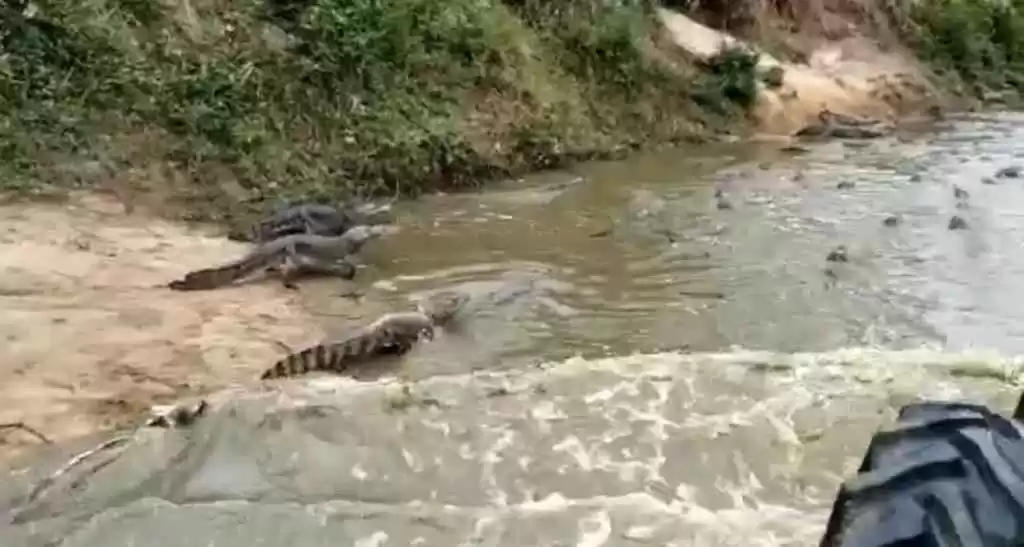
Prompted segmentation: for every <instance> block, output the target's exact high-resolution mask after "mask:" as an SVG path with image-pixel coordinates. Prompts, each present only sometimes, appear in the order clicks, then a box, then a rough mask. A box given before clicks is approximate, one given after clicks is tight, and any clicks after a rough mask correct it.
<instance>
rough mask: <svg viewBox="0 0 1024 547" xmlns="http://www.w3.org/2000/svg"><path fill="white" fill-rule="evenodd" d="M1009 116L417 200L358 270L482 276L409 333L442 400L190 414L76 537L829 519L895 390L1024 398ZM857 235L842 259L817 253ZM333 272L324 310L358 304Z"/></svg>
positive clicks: (714, 531) (681, 540)
mask: <svg viewBox="0 0 1024 547" xmlns="http://www.w3.org/2000/svg"><path fill="white" fill-rule="evenodd" d="M1017 137H1022V138H1024V116H1019V115H1012V114H1000V115H987V116H973V117H968V118H962V119H956V120H951V121H949V122H945V123H943V124H942V125H939V126H934V127H927V128H921V129H919V130H915V131H913V132H910V131H907V132H905V133H901V134H900V135H898V136H894V137H892V138H886V139H880V140H877V141H871V142H864V143H861V142H857V143H849V142H848V143H842V142H831V143H823V144H818V145H811V146H809V150H808V151H806V152H805V153H792V152H789V153H783V152H780V151H778V150H776V149H771V148H767V147H766V148H757V147H751V146H749V145H746V146H742V147H741V146H721V147H717V148H702V149H698V150H693V151H678V150H677V151H671V152H665V153H661V154H654V155H649V156H645V157H640V158H636V159H633V160H630V161H627V162H613V163H595V164H589V165H585V166H581V167H578V168H575V169H574V170H573V171H572V172H566V173H551V174H548V175H545V176H543V177H537V178H534V179H531V180H530V181H527V182H526V183H525V184H524V183H516V184H510V185H509V186H508V187H507V188H498V189H494V190H490V191H487V192H484V193H480V194H471V195H458V196H436V197H431V198H427V199H424V200H421V201H418V202H415V203H411V204H407V205H405V206H403V209H402V211H401V213H402V217H403V220H402V228H403V232H402V234H401V235H400V236H398V237H394V238H392V239H391V240H388V241H385V242H382V243H381V245H379V246H377V247H374V248H373V249H370V250H369V251H368V255H369V257H368V258H367V262H369V263H370V264H373V266H371V267H370V268H369V270H370V272H371V273H367V275H366V277H368V278H371V279H376V280H378V281H377V282H376V283H375V287H374V288H373V289H368V290H369V291H371V292H373V291H376V292H377V293H385V294H387V293H388V291H391V294H394V295H395V302H401V301H402V298H400V295H402V294H404V293H406V292H410V291H411V292H423V291H432V290H437V289H447V288H461V289H463V290H467V291H469V292H471V293H472V294H473V295H474V300H473V302H474V305H473V306H472V307H471V308H470V309H469V310H467V313H466V314H465V316H464V318H463V319H464V320H463V321H462V322H461V324H460V325H459V328H457V329H455V330H454V331H453V332H452V333H450V334H449V335H447V336H444V337H442V338H440V339H438V340H437V341H435V342H434V343H433V344H428V345H426V346H423V347H422V348H419V349H417V350H416V352H414V354H413V355H412V356H410V358H409V359H408V360H407V363H406V365H407V368H408V369H410V370H409V371H408V372H407V375H408V376H411V377H413V378H414V379H418V382H416V384H415V392H416V393H417V397H418V399H416V400H418V401H420V402H423V401H429V402H430V404H424V405H419V406H417V405H412V406H413V407H414V408H411V409H407V410H406V411H404V412H403V413H399V414H395V413H394V412H390V411H383V410H381V406H380V402H379V401H380V398H381V397H382V396H387V397H390V395H388V394H389V393H391V391H389V390H391V389H392V388H393V386H390V385H387V384H359V385H355V384H346V386H347V387H345V391H344V393H345V395H344V397H343V399H344V402H340V403H339V402H338V399H339V397H338V392H337V390H338V389H339V388H338V386H337V385H336V383H335V384H330V385H328V383H329V382H330V381H328V380H323V381H320V380H314V381H311V382H310V383H309V384H308V385H307V386H306V387H304V388H302V389H304V390H307V391H306V392H303V393H304V395H303V397H305V398H307V399H304V400H307V403H306V406H304V407H303V408H306V409H312V410H315V409H321V410H317V411H316V412H313V411H312V410H310V412H306V413H300V412H298V411H296V410H294V409H293V410H283V411H282V410H278V411H274V412H271V411H268V410H266V406H265V404H266V403H265V402H263V403H260V402H259V401H257V400H253V401H250V402H249V403H240V404H239V405H238V406H237V407H236V408H235V409H234V410H233V411H232V412H230V413H226V414H224V415H222V416H221V417H220V418H219V419H211V420H210V422H209V424H212V425H204V426H203V427H205V429H203V428H200V430H199V432H198V433H195V436H193V437H192V438H191V441H189V442H191V443H192V445H193V448H192V449H190V450H192V452H198V453H201V454H202V456H201V457H199V460H196V459H195V458H192V459H191V460H190V459H189V457H188V456H187V454H188V453H191V452H189V450H185V449H182V450H181V452H180V454H186V456H183V457H180V458H175V459H174V462H173V465H175V466H177V467H175V469H177V471H176V473H177V474H176V475H173V476H175V477H177V478H176V479H175V481H177V482H175V485H169V484H170V483H169V482H168V481H164V482H161V483H160V484H156V483H154V482H153V479H152V478H151V477H150V478H147V477H148V475H147V476H143V477H142V478H137V479H133V478H131V477H132V476H133V475H132V473H135V474H137V475H138V474H142V472H141V471H138V470H137V469H136V470H134V471H129V470H126V469H121V470H120V471H118V470H117V469H116V467H117V466H111V467H110V468H108V469H104V470H103V471H102V473H110V474H111V475H110V476H111V477H117V481H118V484H122V485H125V486H123V488H124V489H125V491H126V492H127V491H130V493H129V494H125V493H124V492H121V491H118V492H120V493H116V492H115V493H114V494H111V493H109V492H107V493H103V492H101V490H102V488H99V487H96V488H93V489H92V490H88V491H87V492H86V493H85V494H82V496H83V497H81V498H77V499H76V500H75V501H74V507H75V508H85V507H89V504H90V503H93V504H95V506H94V507H93V512H95V511H96V510H99V509H100V508H102V507H109V500H111V499H117V500H119V501H118V502H117V505H118V506H121V507H122V508H123V511H122V512H118V513H116V514H112V515H106V516H104V517H103V518H102V519H98V520H93V521H92V522H91V523H90V524H89V525H88V526H86V527H84V528H82V529H79V530H78V531H77V532H75V534H74V535H73V536H72V537H71V539H69V540H68V541H67V542H66V543H64V544H65V545H82V546H84V545H105V546H113V545H128V544H132V545H158V544H159V545H162V546H166V545H193V544H197V543H196V542H197V541H198V540H199V538H201V539H202V541H201V543H202V544H210V545H214V544H215V545H218V546H221V545H254V544H257V543H256V542H258V541H263V542H264V543H262V544H266V545H278V544H280V543H281V542H282V541H284V539H283V538H286V537H287V538H288V539H287V541H288V542H290V543H291V544H294V545H302V546H305V545H335V544H338V542H339V541H340V540H339V538H350V539H349V540H348V541H342V543H343V544H353V545H360V546H370V545H446V546H455V545H494V546H499V545H501V546H506V545H507V546H527V545H529V546H536V545H551V546H555V545H566V546H580V547H596V546H600V545H606V546H619V545H622V546H634V545H744V546H748V545H812V544H815V543H816V542H817V540H818V538H819V536H820V534H821V532H822V530H823V527H824V522H825V518H826V516H827V513H828V510H829V507H830V505H831V501H832V496H833V495H834V492H835V488H836V487H837V485H838V483H839V481H840V480H841V478H842V477H843V476H848V475H849V474H850V473H851V472H852V471H853V470H854V469H855V468H856V467H857V465H858V464H859V462H860V458H861V456H862V455H863V451H864V449H865V448H866V446H867V442H868V439H869V437H870V435H871V434H872V432H873V431H874V430H875V429H877V428H879V427H882V426H884V425H885V424H886V423H888V422H889V421H890V420H891V419H892V417H893V415H894V413H895V411H896V410H897V409H898V408H899V407H900V406H902V405H903V404H906V403H908V402H911V401H913V400H915V399H919V398H939V399H967V400H971V401H977V402H984V403H989V404H992V405H993V406H995V407H997V408H1000V409H1006V410H1009V409H1010V408H1011V407H1012V405H1013V404H1014V402H1015V401H1016V398H1017V392H1016V389H1015V387H1014V384H1015V383H1016V382H1017V378H1018V373H1019V370H1020V364H1021V361H1020V360H1018V359H1016V358H1015V357H1014V356H1015V355H1017V354H1019V353H1024V352H1022V350H1024V306H1022V307H1018V302H1020V300H1019V299H1018V297H1021V296H1024V289H1020V290H1018V287H1019V286H1021V285H1018V283H1021V282H1022V281H1024V253H1022V252H1021V243H1020V242H1021V237H1022V235H1024V178H1021V179H1016V178H1001V179H998V180H993V181H992V182H994V184H988V183H985V182H983V180H984V179H985V177H987V176H991V175H992V174H994V173H995V172H996V171H997V170H998V169H1000V168H1002V167H1006V166H1009V165H1013V164H1014V163H1015V162H1017V161H1024V160H1022V158H1024V145H1021V144H1019V143H1018V141H1017ZM1022 142H1024V140H1022ZM954 184H956V185H958V186H960V187H962V188H963V189H965V190H967V191H968V192H969V193H970V197H969V198H968V199H967V200H966V201H963V200H959V201H958V200H957V199H955V198H954V195H953V185H954ZM716 187H718V188H722V189H723V190H724V192H725V195H726V196H727V199H728V200H729V202H730V203H731V205H732V206H731V208H724V209H721V208H719V207H717V206H716V200H715V198H714V189H715V188H716ZM890 215H895V216H897V217H898V219H899V222H898V223H896V225H888V224H887V223H885V222H883V220H884V219H885V218H886V217H888V216H890ZM952 215H959V216H961V217H962V218H963V219H964V220H966V222H967V224H968V229H965V230H950V229H949V228H948V222H949V219H950V217H951V216H952ZM838 245H845V246H846V247H847V248H848V251H849V261H848V262H845V263H831V262H828V261H826V256H827V255H828V254H829V252H830V251H831V250H833V249H834V248H835V247H836V246H838ZM319 287H326V285H320V286H319ZM317 291H318V292H312V293H310V296H309V298H310V300H311V305H312V306H313V307H315V308H317V309H318V310H319V311H320V312H322V313H323V314H324V316H325V321H329V317H330V316H332V315H337V314H341V313H344V308H345V306H346V301H345V300H344V299H340V298H337V297H336V296H335V295H333V294H331V293H330V292H329V291H328V290H327V289H317ZM473 372H475V374H471V373H473ZM318 386H319V387H318ZM296 389H298V388H296ZM317 397H320V399H317ZM324 397H327V399H324ZM310 401H311V402H310ZM325 401H330V402H325ZM261 404H262V405H264V406H260V405H261ZM326 407H331V408H333V409H334V410H333V411H331V412H327V411H324V410H322V409H323V408H326ZM254 409H258V410H254ZM267 412H271V414H272V415H273V416H274V419H273V420H270V419H269V418H268V417H267V415H266V413H267ZM335 413H338V414H335ZM297 414H302V415H301V416H299V417H297V418H295V419H296V420H298V421H300V422H301V427H298V426H285V425H282V423H285V421H284V418H283V416H293V417H294V415H297ZM332 420H334V421H332ZM239 422H241V423H242V424H245V427H239ZM269 422H273V424H269V425H268V423H269ZM205 423H206V422H204V424H205ZM224 424H229V425H224ZM217 431H219V432H220V433H219V434H217V435H214V434H213V433H214V432H217ZM225 431H232V432H234V433H230V434H229V433H225ZM240 432H242V433H240ZM197 439H200V440H197ZM153 442H157V441H153ZM159 442H161V443H164V444H167V443H173V442H181V440H180V439H175V438H171V439H170V440H168V439H167V438H164V439H163V440H161V441H159ZM301 447H304V448H301ZM140 450H142V449H140ZM145 450H149V449H148V448H147V449H145ZM125 465H128V464H125ZM133 469H135V468H133ZM117 473H120V474H119V475H118V474H117ZM183 473H184V474H183ZM186 478H187V480H186ZM133 480H135V482H133ZM146 481H148V482H146ZM171 482H174V481H171ZM136 483H137V486H133V485H136ZM115 490H116V489H115ZM90 496H92V497H90ZM147 497H148V498H160V500H163V501H154V500H152V499H149V500H146V499H143V498H147ZM131 500H136V501H134V502H133V504H132V505H129V504H128V502H129V501H131ZM256 501H258V502H260V503H258V504H256V503H252V502H256ZM167 502H170V503H167ZM63 506H64V508H65V509H67V503H64V505H63ZM60 507H61V503H58V502H52V503H51V504H50V505H46V506H43V507H41V508H36V509H35V511H36V514H35V516H34V517H32V518H34V519H45V518H46V517H48V516H52V515H53V514H56V512H58V509H59V508H60ZM81 510H83V511H85V510H86V509H81ZM26 518H28V517H26ZM30 520H31V519H30ZM241 521H245V522H248V523H249V524H247V525H246V526H245V527H243V528H244V531H241V532H240V531H239V530H241V528H239V522H241ZM181 526H189V527H190V529H191V530H192V532H191V534H192V535H189V534H173V533H171V532H170V531H171V530H173V529H175V528H177V527H181ZM156 529H166V530H167V534H166V535H161V533H158V532H154V531H153V530H156ZM33 530H34V531H33V532H32V533H39V532H38V529H33ZM53 530H54V531H53V533H54V534H57V535H60V534H65V535H66V534H68V533H70V532H69V530H68V529H66V528H59V527H58V528H53ZM25 534H26V535H25V536H24V537H26V538H27V537H29V536H30V535H31V534H29V533H27V532H25ZM19 537H21V536H19ZM153 537H160V538H162V539H161V540H160V542H159V543H154V542H153V541H154V540H153V539H149V540H147V539H146V538H153ZM279 540H280V541H279ZM26 541H27V540H26ZM26 544H29V543H26Z"/></svg>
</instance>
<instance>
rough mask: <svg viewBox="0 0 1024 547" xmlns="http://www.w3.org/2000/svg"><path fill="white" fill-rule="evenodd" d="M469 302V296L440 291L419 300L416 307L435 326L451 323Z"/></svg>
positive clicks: (455, 292)
mask: <svg viewBox="0 0 1024 547" xmlns="http://www.w3.org/2000/svg"><path fill="white" fill-rule="evenodd" d="M468 301H469V295H467V294H465V293H462V292H458V291H441V292H437V293H434V294H432V295H430V296H428V297H427V298H425V299H423V300H420V301H419V302H418V303H417V305H416V307H417V308H418V309H419V311H420V313H422V314H424V315H426V316H427V317H429V318H430V321H431V322H432V323H434V324H435V325H438V326H441V325H444V324H446V323H449V322H451V320H452V319H453V318H454V317H455V316H456V315H457V314H458V313H459V311H460V310H462V308H463V307H464V306H465V305H466V302H468Z"/></svg>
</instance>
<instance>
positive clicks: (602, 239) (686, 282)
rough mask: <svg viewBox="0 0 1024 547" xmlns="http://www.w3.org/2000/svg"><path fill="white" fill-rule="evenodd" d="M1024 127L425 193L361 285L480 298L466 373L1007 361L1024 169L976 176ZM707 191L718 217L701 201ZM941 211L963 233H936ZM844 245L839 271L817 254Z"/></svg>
mask: <svg viewBox="0 0 1024 547" xmlns="http://www.w3.org/2000/svg"><path fill="white" fill-rule="evenodd" d="M1022 132H1024V119H1021V118H1018V117H1012V116H1003V117H1000V118H997V119H966V120H960V121H955V122H949V123H946V124H944V125H942V126H935V127H930V128H927V129H922V130H919V131H917V132H913V133H911V132H908V133H906V134H903V135H900V137H899V138H893V139H886V140H879V141H873V142H870V143H866V146H864V144H862V143H860V142H854V143H847V144H843V143H829V144H824V145H820V146H812V147H811V151H810V152H809V153H806V154H802V155H799V156H796V157H787V156H785V155H782V154H780V153H778V152H777V151H774V150H771V149H767V148H766V149H762V150H758V149H751V148H749V147H748V148H746V149H740V148H721V149H704V150H699V151H695V152H678V151H674V152H668V153H665V154H662V155H654V156H648V157H644V158H639V159H637V160H635V161H631V162H624V163H610V164H593V165H588V166H585V167H582V168H579V169H577V170H575V171H574V172H572V173H564V174H551V175H547V176H546V177H545V178H544V179H540V180H535V181H530V182H532V183H533V184H535V185H536V186H535V187H534V188H529V189H522V185H521V184H520V185H517V186H516V188H518V189H511V190H507V191H502V190H496V191H491V192H487V193H484V194H479V195H466V196H454V197H453V196H446V197H435V198H430V199H427V200H425V201H423V202H420V203H416V204H412V205H409V206H407V207H406V209H405V210H403V211H402V214H403V217H404V221H405V222H404V232H405V233H403V234H402V236H401V237H397V238H393V239H392V240H391V241H387V242H384V243H382V245H381V246H380V247H378V248H377V249H374V250H373V251H372V256H373V258H371V259H370V261H371V262H372V263H373V264H374V266H373V268H372V269H371V270H370V271H368V273H367V277H370V278H373V279H383V281H381V282H379V283H378V284H377V286H378V287H379V288H388V287H394V288H397V289H400V290H402V291H405V290H412V291H419V290H432V289H436V288H444V287H451V286H461V287H464V288H466V289H468V290H471V291H473V292H477V293H480V294H481V295H482V296H483V298H484V299H488V300H489V302H488V303H487V304H485V305H483V306H481V307H482V309H480V310H478V313H477V314H476V315H474V319H473V321H472V323H473V324H472V325H471V326H468V327H467V328H468V329H469V330H470V331H471V334H472V335H473V338H474V341H475V344H472V345H475V346H478V349H480V351H481V352H482V354H481V355H479V356H478V358H479V359H482V360H483V361H482V362H480V363H474V366H477V367H483V366H490V365H497V364H498V363H499V362H500V363H504V364H506V365H509V366H512V365H511V363H513V361H510V358H515V357H523V356H529V357H531V358H533V359H540V360H548V359H561V358H565V357H568V356H570V355H573V354H580V355H583V356H587V357H596V356H605V355H619V354H623V353H629V352H634V351H640V352H649V351H656V350H662V349H681V348H686V349H689V350H691V351H701V352H721V351H729V349H730V348H733V347H737V346H739V347H744V348H748V349H770V350H777V351H786V352H792V351H825V350H829V349H833V348H837V347H860V346H882V347H886V348H893V349H910V348H918V347H921V346H937V347H945V348H947V349H951V350H960V349H966V348H970V347H973V346H981V347H986V348H991V349H997V350H1001V351H1006V352H1010V353H1016V352H1019V351H1020V350H1022V349H1024V336H1022V334H1024V307H1021V306H1018V305H1017V301H1018V300H1019V296H1024V295H1021V289H1020V288H1019V280H1020V279H1021V278H1022V276H1024V254H1022V253H1020V252H1019V249H1020V241H1021V233H1022V231H1024V213H1021V211H1024V180H1016V179H1006V180H1001V181H998V182H999V184H996V185H987V184H983V183H982V179H983V178H984V177H985V176H987V175H991V174H992V173H994V172H995V171H996V170H997V169H998V168H1000V167H1003V166H1006V165H1012V164H1013V163H1014V162H1015V161H1018V160H1020V159H1021V156H1024V148H1022V147H1020V145H1017V144H1016V139H1017V138H1018V136H1019V135H1020V134H1021V133H1022ZM1022 164H1024V163H1022ZM954 183H955V184H958V185H960V186H961V187H963V188H964V189H965V190H967V191H968V192H970V193H971V197H970V199H969V200H968V206H967V207H966V208H958V206H957V201H956V200H955V199H954V197H953V190H952V185H953V184H954ZM716 186H718V187H722V188H724V189H725V190H726V193H727V196H728V199H729V201H730V202H731V204H732V206H733V207H732V208H731V209H728V210H719V209H718V208H717V207H715V201H714V199H713V189H714V188H715V187H716ZM954 214H958V215H960V216H962V217H963V218H964V219H965V220H966V221H967V222H968V224H969V225H970V229H968V230H964V231H950V230H948V229H947V223H948V220H949V218H950V216H951V215H954ZM888 215H897V216H899V217H900V221H901V224H900V225H898V226H895V227H890V226H886V225H884V224H883V219H884V218H885V217H886V216H888ZM840 244H842V245H846V246H847V247H848V248H849V255H850V261H849V263H847V264H841V265H834V264H829V263H828V262H826V261H825V257H826V255H827V254H828V253H829V251H830V250H831V249H833V248H834V247H836V246H837V245H840ZM829 266H832V271H833V273H834V277H829V276H828V275H827V274H826V271H825V270H826V268H827V267H829ZM325 296H326V295H325ZM331 300H332V299H329V298H325V299H323V303H322V305H324V306H326V307H327V308H330V306H332V304H331V303H330V301H331ZM333 305H334V306H336V307H337V306H340V307H344V306H345V304H344V303H337V304H333ZM484 361H486V362H484Z"/></svg>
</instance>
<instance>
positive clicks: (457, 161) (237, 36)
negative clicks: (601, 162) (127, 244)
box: [0, 0, 742, 218]
mask: <svg viewBox="0 0 1024 547" xmlns="http://www.w3.org/2000/svg"><path fill="white" fill-rule="evenodd" d="M38 6H39V9H38V11H37V12H36V13H34V14H32V15H31V16H30V17H23V16H20V15H19V13H18V11H16V10H7V11H6V12H4V14H3V18H4V20H3V21H0V26H2V27H3V28H5V29H7V30H4V31H0V32H4V33H5V35H4V36H3V40H4V46H5V50H6V51H7V52H8V53H7V55H5V56H4V57H3V59H2V61H0V100H2V101H3V103H2V104H0V113H2V114H0V150H2V154H3V159H4V163H3V166H2V167H0V169H3V170H4V171H6V172H4V173H3V177H4V178H3V181H4V182H3V184H4V185H6V187H7V188H9V189H10V188H15V189H17V188H22V189H24V188H28V189H34V188H38V187H39V185H40V184H42V183H46V184H49V185H51V186H53V185H56V186H58V187H68V186H87V187H96V186H100V187H107V188H114V187H116V188H114V189H117V188H120V189H122V190H123V189H125V188H129V189H147V190H151V191H152V190H156V191H159V192H160V193H161V194H162V195H165V196H167V197H169V198H175V199H178V200H179V201H180V202H182V203H184V204H187V205H188V208H189V209H190V210H191V211H192V212H193V213H196V212H198V215H199V216H205V217H208V218H209V217H214V218H216V217H218V216H221V215H222V214H224V213H226V212H230V211H231V210H233V209H237V208H238V207H237V206H238V205H239V204H244V203H258V202H259V201H261V200H264V199H277V198H282V197H284V198H289V197H295V196H298V195H310V194H313V195H317V194H319V195H329V196H339V195H346V194H353V193H372V192H376V193H398V192H400V193H406V194H410V193H411V194H415V193H417V192H419V191H421V190H424V189H439V188H445V189H457V188H465V187H471V186H475V185H477V184H478V183H479V182H480V181H481V180H483V179H487V178H491V177H494V176H500V175H507V174H512V173H517V172H522V171H524V170H529V169H535V168H540V167H548V166H552V165H556V164H558V163H560V162H563V161H565V160H567V159H572V158H578V157H588V156H594V155H605V154H609V153H614V152H616V151H621V150H626V149H629V148H632V147H636V146H642V145H646V144H650V143H670V142H675V141H679V140H682V139H688V138H691V137H694V136H695V135H697V134H699V133H700V132H701V131H702V123H703V122H708V121H716V120H721V119H723V116H726V117H727V115H728V114H730V113H734V112H735V110H736V109H735V108H729V106H730V101H729V100H728V99H727V98H726V97H725V95H729V96H742V93H741V94H739V95H737V94H736V93H735V92H733V91H730V89H729V85H731V84H730V83H729V81H724V80H722V79H721V78H714V77H709V76H707V75H706V74H701V73H698V72H695V71H691V70H689V69H687V67H686V66H685V65H681V64H673V65H669V64H667V63H661V64H655V63H653V62H652V61H651V60H650V58H651V57H650V56H649V55H645V53H644V52H645V51H646V50H649V49H650V48H651V47H653V41H652V40H651V36H652V35H653V34H652V32H651V31H652V29H653V28H654V26H653V18H652V17H651V15H650V12H649V7H645V6H644V5H643V4H641V3H640V2H639V1H637V2H634V3H630V2H628V1H627V2H622V3H621V4H620V5H618V6H617V7H603V6H604V3H603V2H600V1H598V0H593V1H591V0H569V1H563V2H548V1H538V0H525V1H523V0H507V1H506V2H505V3H502V2H500V1H499V0H298V1H288V0H236V1H233V2H227V1H226V0H171V1H168V2H157V1H156V0H43V1H41V2H39V4H38ZM229 6H230V7H229ZM723 82H724V83H723ZM698 104H699V105H704V107H699V106H698ZM708 106H710V107H713V108H711V110H710V111H709V110H708V108H707V107H708ZM707 112H713V114H714V115H711V116H709V115H707V114H706V113H707Z"/></svg>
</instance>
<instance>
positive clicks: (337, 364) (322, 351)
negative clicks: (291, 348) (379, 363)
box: [260, 329, 412, 380]
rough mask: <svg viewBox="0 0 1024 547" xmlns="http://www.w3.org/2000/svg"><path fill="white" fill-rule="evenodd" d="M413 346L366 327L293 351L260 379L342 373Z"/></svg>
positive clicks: (264, 372) (386, 333) (402, 351)
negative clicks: (342, 338)
mask: <svg viewBox="0 0 1024 547" xmlns="http://www.w3.org/2000/svg"><path fill="white" fill-rule="evenodd" d="M411 348H412V343H411V342H409V341H406V340H400V339H398V338H396V337H394V336H392V335H391V334H390V333H388V332H385V331H381V330H378V329H369V330H368V331H366V332H363V333H360V334H357V335H356V336H353V337H352V338H349V339H347V340H345V341H343V342H334V343H328V344H318V345H315V346H312V347H308V348H306V349H304V350H302V351H299V352H296V353H293V354H291V355H289V356H287V357H285V358H284V359H281V360H280V361H278V362H276V363H274V364H273V366H271V367H270V368H268V369H267V370H265V371H263V374H261V375H260V380H273V379H275V378H290V377H293V376H301V375H303V374H309V373H310V372H333V373H336V374H344V373H347V372H350V371H351V370H350V369H351V368H352V367H354V366H357V365H359V364H361V363H363V362H365V361H367V360H370V359H372V358H373V357H377V356H381V355H401V354H403V353H405V352H406V351H408V350H410V349H411Z"/></svg>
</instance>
